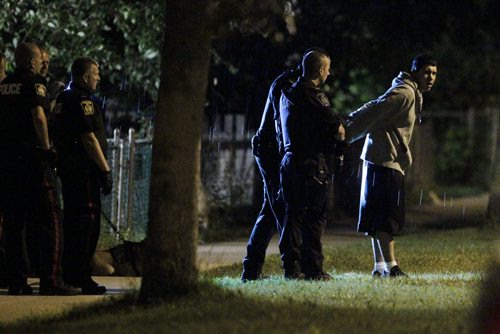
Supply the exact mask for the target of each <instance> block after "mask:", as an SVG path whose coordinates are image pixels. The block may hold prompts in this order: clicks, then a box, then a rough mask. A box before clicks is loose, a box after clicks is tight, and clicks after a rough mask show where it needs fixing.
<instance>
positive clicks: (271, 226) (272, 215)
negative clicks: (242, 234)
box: [243, 157, 282, 278]
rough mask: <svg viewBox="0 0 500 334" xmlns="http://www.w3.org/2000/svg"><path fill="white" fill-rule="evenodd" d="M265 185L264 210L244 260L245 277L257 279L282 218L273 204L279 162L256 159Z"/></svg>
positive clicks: (275, 197) (259, 216) (276, 195)
mask: <svg viewBox="0 0 500 334" xmlns="http://www.w3.org/2000/svg"><path fill="white" fill-rule="evenodd" d="M255 160H256V162H257V165H258V167H259V170H260V173H261V175H262V179H263V183H264V194H263V198H264V200H263V204H262V208H261V210H260V212H259V215H258V216H257V220H256V222H255V225H254V227H253V230H252V233H251V235H250V238H249V240H248V244H247V255H246V256H245V258H244V259H243V270H244V271H243V276H244V277H250V278H256V277H257V276H258V275H259V274H260V273H261V272H262V266H263V265H264V261H265V257H266V250H267V247H268V246H269V242H270V241H271V238H272V236H273V235H274V232H275V231H276V230H278V232H279V231H280V229H281V223H280V221H281V219H282V218H281V216H280V217H277V215H276V212H275V210H274V209H273V204H274V203H275V202H276V201H277V199H278V198H279V197H278V190H279V187H278V185H279V178H278V175H279V174H278V162H277V161H275V160H273V159H261V158H259V157H256V158H255Z"/></svg>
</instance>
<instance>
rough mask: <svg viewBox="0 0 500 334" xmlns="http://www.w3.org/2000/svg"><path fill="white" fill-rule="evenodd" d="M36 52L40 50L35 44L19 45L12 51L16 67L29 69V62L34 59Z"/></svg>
mask: <svg viewBox="0 0 500 334" xmlns="http://www.w3.org/2000/svg"><path fill="white" fill-rule="evenodd" d="M36 50H38V51H40V48H39V47H38V45H36V44H35V43H21V44H19V45H18V46H17V48H16V50H15V51H14V60H15V62H16V66H17V67H29V66H30V65H31V60H32V59H33V58H34V57H35V54H36Z"/></svg>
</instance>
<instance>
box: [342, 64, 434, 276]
mask: <svg viewBox="0 0 500 334" xmlns="http://www.w3.org/2000/svg"><path fill="white" fill-rule="evenodd" d="M436 74H437V61H436V60H435V59H434V58H433V57H431V56H429V55H418V56H417V57H415V59H414V60H413V62H412V67H411V71H410V73H407V72H400V73H399V75H398V76H397V77H396V78H395V79H394V80H393V81H392V85H391V87H390V88H389V89H388V90H387V91H386V92H385V93H384V94H383V95H382V96H380V97H378V98H377V99H375V100H373V101H370V102H368V103H366V104H365V105H363V106H362V107H361V108H359V109H358V110H356V111H354V112H353V113H351V114H350V115H349V117H348V124H347V128H346V140H347V141H348V142H349V143H352V142H353V141H356V140H358V139H360V138H362V137H364V136H366V139H365V144H364V147H363V151H362V153H361V159H362V160H363V176H362V183H361V194H360V208H359V218H358V232H365V233H366V234H367V235H370V236H371V238H372V248H373V257H374V262H375V266H374V270H373V272H372V276H373V277H380V276H390V277H397V276H407V275H406V274H405V273H404V272H403V271H402V270H401V269H400V268H399V266H398V264H397V261H396V257H395V252H394V238H393V236H394V235H398V234H399V233H400V232H401V230H402V228H403V226H404V221H405V205H404V200H405V198H404V173H405V170H406V169H407V168H408V167H409V166H410V165H411V163H412V156H411V152H410V148H409V143H410V140H411V136H412V133H413V126H414V124H415V120H416V119H417V118H418V119H419V121H420V115H421V111H422V93H423V92H428V91H429V90H430V89H431V88H432V85H433V84H434V82H435V80H436Z"/></svg>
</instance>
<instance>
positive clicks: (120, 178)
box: [116, 139, 125, 237]
mask: <svg viewBox="0 0 500 334" xmlns="http://www.w3.org/2000/svg"><path fill="white" fill-rule="evenodd" d="M124 146H125V143H124V140H122V139H120V144H119V146H118V147H119V161H120V162H119V169H118V194H117V196H116V197H117V201H118V206H117V212H118V216H117V220H116V227H117V228H118V230H120V229H121V227H122V222H123V173H124V170H125V166H124V163H123V160H124V154H123V151H124ZM117 237H118V235H117Z"/></svg>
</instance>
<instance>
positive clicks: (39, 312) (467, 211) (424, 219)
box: [0, 195, 488, 324]
mask: <svg viewBox="0 0 500 334" xmlns="http://www.w3.org/2000/svg"><path fill="white" fill-rule="evenodd" d="M487 199H488V198H487V196H486V195H481V196H477V197H474V198H468V199H458V200H453V199H447V200H446V201H445V200H442V201H439V200H436V201H435V204H427V205H417V206H413V207H409V208H408V210H407V223H408V224H409V225H410V226H411V225H415V226H419V225H420V226H428V225H430V226H432V225H434V226H437V225H436V224H440V225H439V226H443V227H444V225H442V224H443V222H447V221H451V222H459V221H461V220H463V221H474V220H475V219H481V217H484V214H485V212H486V205H487ZM448 224H449V223H448ZM332 225H333V226H342V227H343V228H345V229H343V230H340V229H333V230H327V231H326V233H325V235H324V237H323V245H324V247H325V248H326V247H338V246H341V245H345V244H347V243H350V242H353V241H357V240H360V239H363V238H364V237H363V236H362V235H361V234H360V233H356V232H354V230H355V225H356V219H355V218H346V219H344V220H343V221H342V222H337V223H335V222H333V223H330V225H329V226H332ZM246 242H247V240H237V241H230V242H219V243H210V244H204V245H200V246H198V262H199V263H198V267H199V269H200V270H201V271H204V270H208V269H210V268H214V267H218V266H224V265H230V264H233V263H241V260H242V259H243V257H244V256H245V254H246ZM267 254H278V245H277V241H276V238H275V239H273V240H272V241H271V244H270V247H269V249H268V253H267ZM94 279H95V280H96V281H97V282H98V283H99V284H102V285H104V286H106V287H107V288H108V293H106V295H104V296H71V297H60V296H38V295H36V294H37V293H38V291H37V290H38V286H37V282H38V280H30V281H29V283H30V284H32V285H33V287H34V289H35V295H34V296H8V295H7V291H6V290H5V289H3V290H2V289H0V310H2V312H0V324H1V323H8V322H13V321H16V320H20V319H27V318H29V317H33V316H50V315H57V314H61V313H63V312H65V311H67V310H70V309H71V308H73V307H75V306H79V305H86V304H92V303H95V302H98V301H102V300H106V299H109V298H112V297H113V296H116V295H120V294H124V293H127V292H129V291H133V290H137V289H139V287H140V283H141V279H140V278H138V277H115V276H99V277H94Z"/></svg>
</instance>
